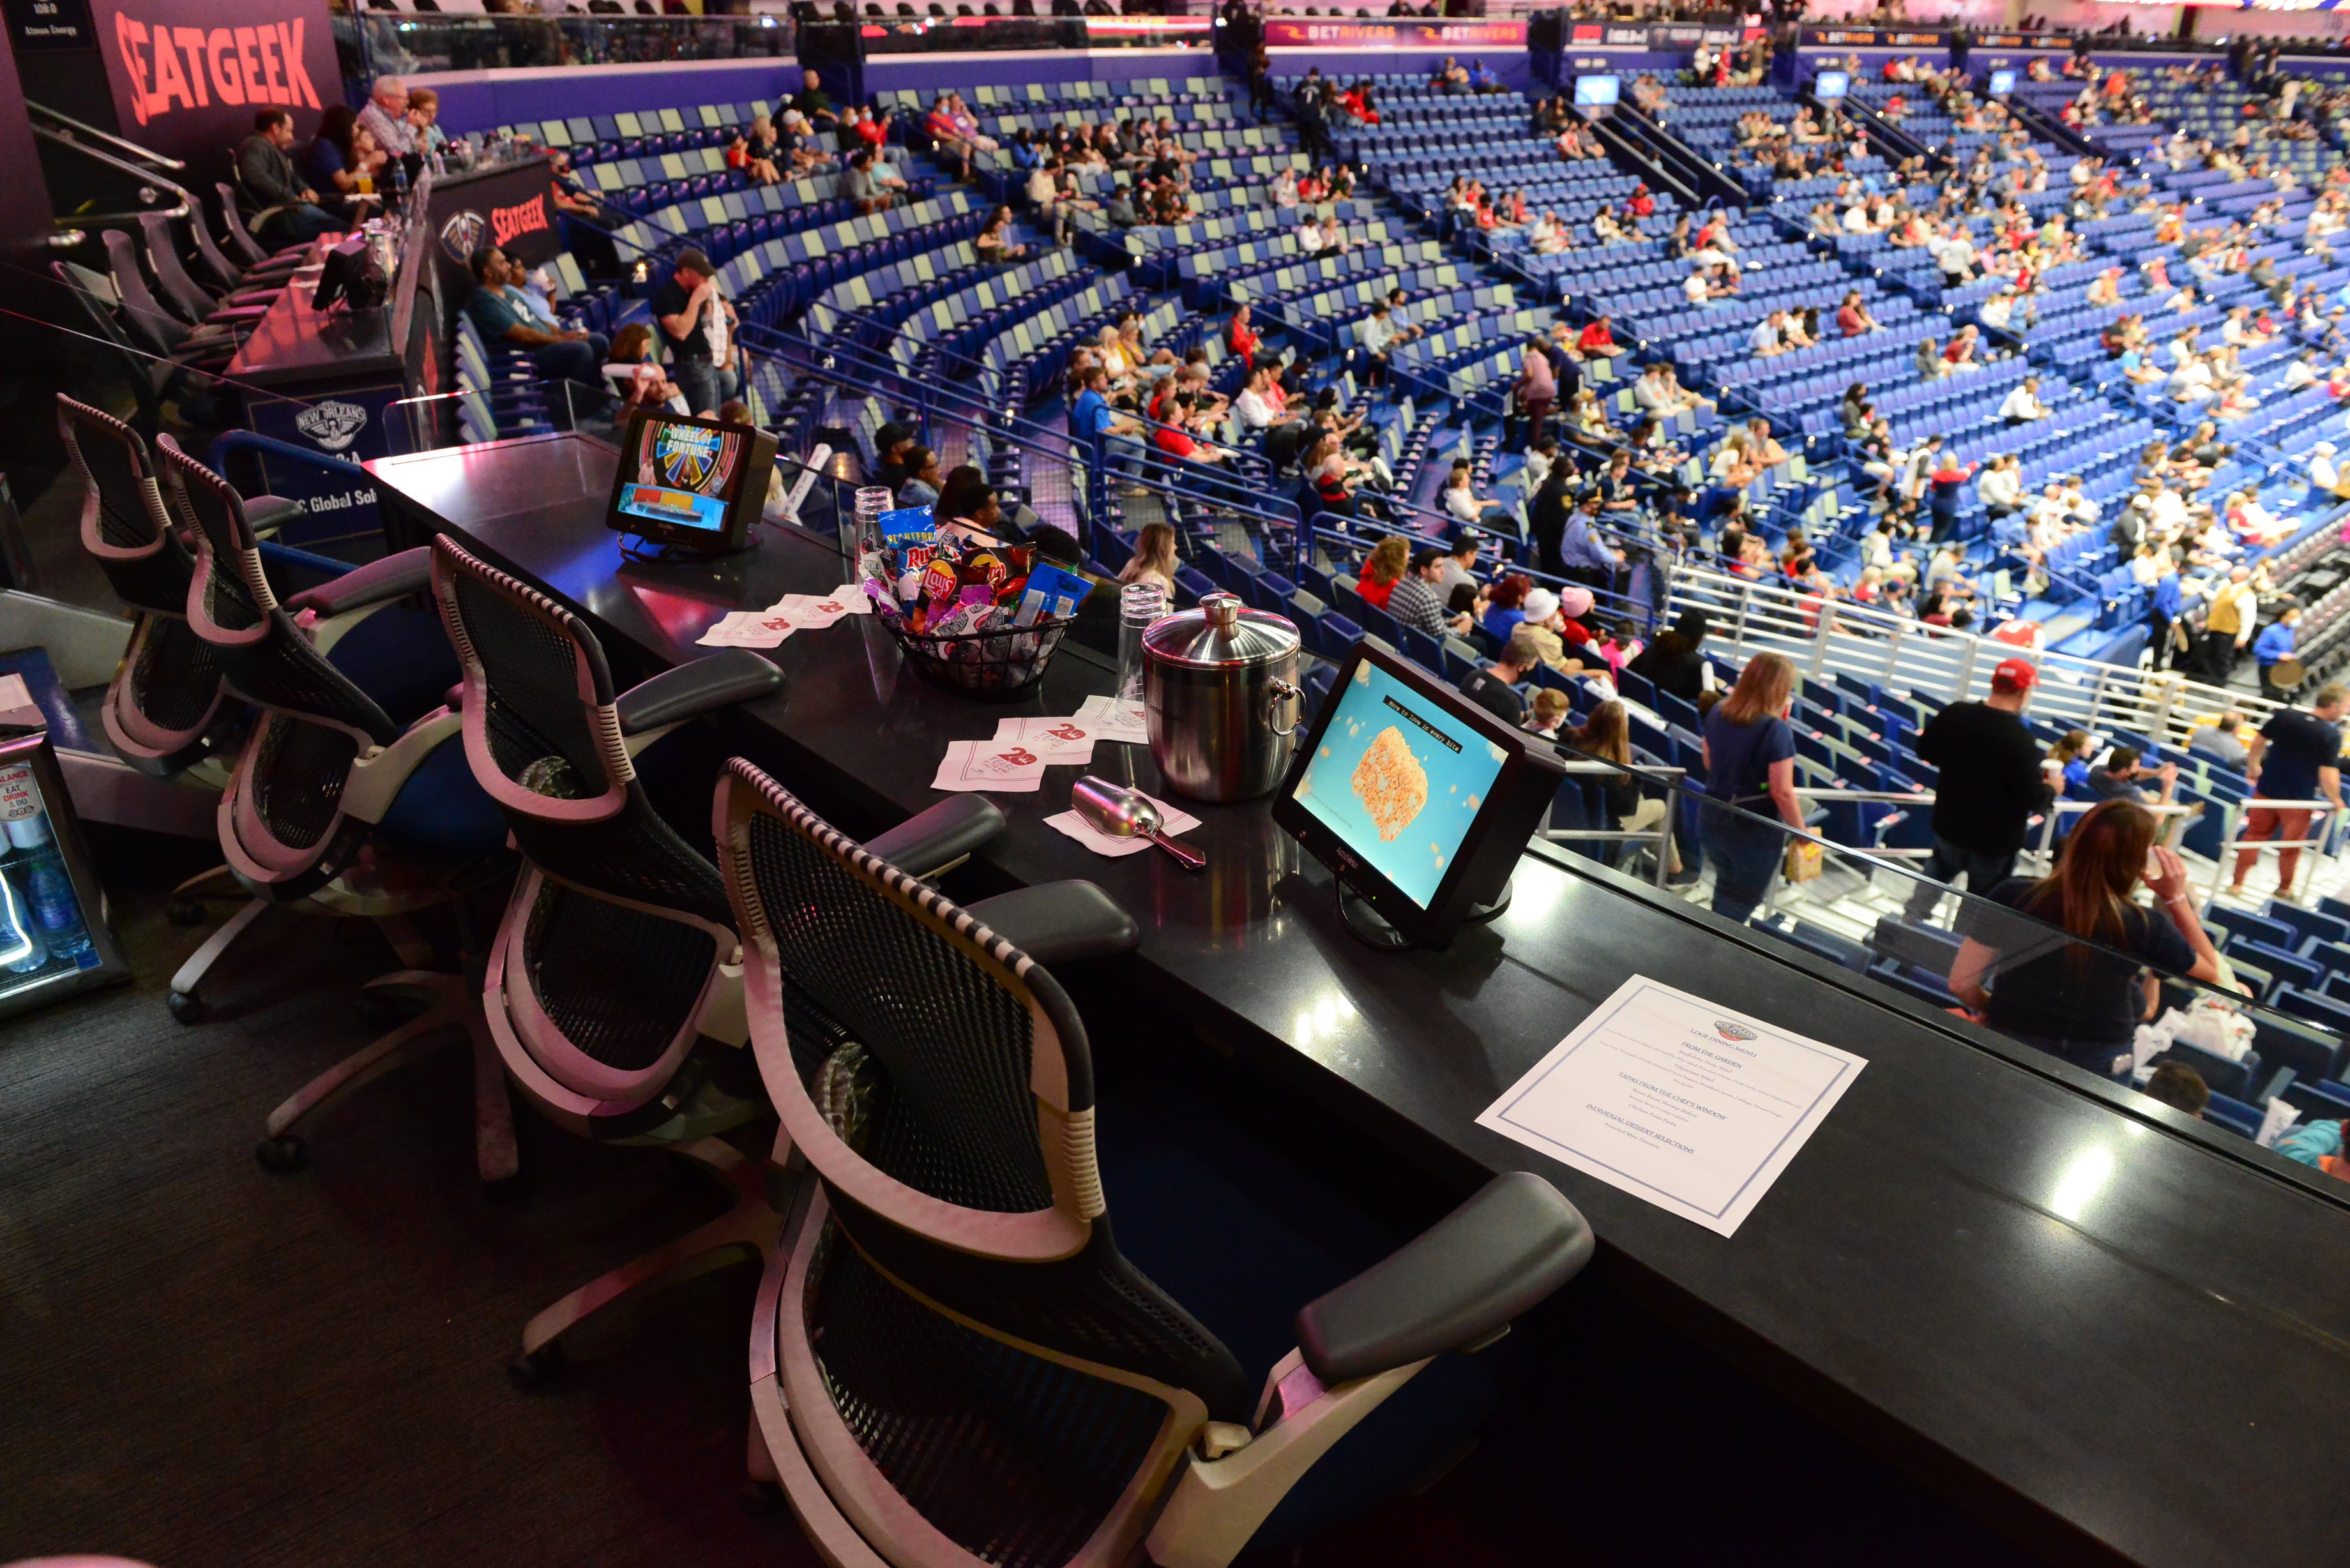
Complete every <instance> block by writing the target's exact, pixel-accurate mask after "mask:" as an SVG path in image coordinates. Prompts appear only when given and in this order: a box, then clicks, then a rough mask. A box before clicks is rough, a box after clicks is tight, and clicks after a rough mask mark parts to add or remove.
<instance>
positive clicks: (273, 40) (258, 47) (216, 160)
mask: <svg viewBox="0 0 2350 1568" xmlns="http://www.w3.org/2000/svg"><path fill="white" fill-rule="evenodd" d="M90 9H91V12H92V20H93V22H94V23H95V24H96V31H97V34H98V42H99V52H100V53H101V54H102V55H103V56H104V57H105V59H106V74H107V80H108V82H109V85H110V86H111V87H112V88H113V89H114V112H115V119H116V124H117V128H118V129H119V130H120V131H121V133H122V134H123V135H125V136H127V137H129V138H130V139H131V140H134V141H137V142H139V143H140V144H141V145H143V146H148V147H152V148H154V149H156V150H157V151H161V152H166V153H169V154H171V155H172V157H174V158H183V159H186V160H188V161H190V162H191V163H192V164H194V165H196V166H197V168H198V169H199V170H200V171H206V172H207V173H208V175H209V177H212V178H218V177H221V176H222V175H224V174H225V172H226V170H227V162H228V158H229V152H230V150H231V149H233V148H234V146H235V145H236V144H237V143H238V142H240V141H242V140H244V138H245V137H246V136H248V135H250V134H251V133H252V131H253V115H254V111H255V109H273V108H274V109H291V110H293V111H294V129H295V131H296V134H297V135H300V136H302V137H305V138H307V137H308V136H309V135H310V134H311V133H312V132H313V131H315V130H317V124H318V119H317V116H318V110H319V109H320V108H322V107H323V105H324V104H325V103H326V101H328V100H327V99H322V98H321V97H320V95H319V90H318V84H320V83H321V82H323V83H325V84H326V85H327V88H328V91H329V92H331V93H333V94H334V96H335V97H336V98H340V97H341V86H342V78H341V77H340V76H339V75H338V72H337V68H336V65H335V44H334V38H333V36H331V35H330V34H329V32H328V22H327V7H326V5H325V4H324V3H323V0H246V3H244V4H239V5H234V6H223V5H220V4H219V0H91V7H90ZM224 12H225V13H226V15H225V16H224ZM224 24H225V25H224Z"/></svg>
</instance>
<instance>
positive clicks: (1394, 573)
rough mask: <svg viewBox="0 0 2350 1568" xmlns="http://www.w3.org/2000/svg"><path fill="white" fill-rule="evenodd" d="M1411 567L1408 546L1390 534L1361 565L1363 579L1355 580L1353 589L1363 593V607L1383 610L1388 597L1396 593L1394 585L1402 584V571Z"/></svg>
mask: <svg viewBox="0 0 2350 1568" xmlns="http://www.w3.org/2000/svg"><path fill="white" fill-rule="evenodd" d="M1410 565H1411V546H1410V545H1407V544H1405V543H1404V538H1403V535H1400V534H1390V535H1388V536H1387V537H1386V538H1384V539H1382V540H1380V541H1379V543H1378V548H1377V549H1375V550H1373V551H1372V552H1371V554H1370V556H1369V558H1368V559H1367V560H1365V561H1364V563H1363V572H1362V576H1359V577H1357V578H1356V579H1355V586H1356V587H1357V588H1359V589H1361V590H1362V594H1363V599H1364V601H1365V602H1366V603H1367V604H1370V605H1373V606H1375V607H1378V608H1379V609H1385V608H1387V607H1388V596H1390V595H1391V594H1393V593H1394V592H1395V586H1396V584H1398V583H1399V582H1400V581H1402V580H1403V574H1404V571H1405V568H1407V567H1408V566H1410Z"/></svg>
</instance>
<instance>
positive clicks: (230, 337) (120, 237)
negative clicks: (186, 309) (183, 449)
mask: <svg viewBox="0 0 2350 1568" xmlns="http://www.w3.org/2000/svg"><path fill="white" fill-rule="evenodd" d="M102 237H103V239H104V242H105V245H106V275H107V278H108V281H109V282H110V283H112V284H113V285H114V296H115V299H116V301H117V302H118V306H119V308H120V311H121V313H122V320H123V324H124V325H125V326H126V327H129V328H130V337H131V338H132V340H133V341H134V342H137V343H139V344H140V345H141V346H142V347H144V348H147V349H148V350H150V351H151V352H152V353H156V354H160V355H161V356H162V357H163V358H166V359H170V360H172V361H173V362H174V363H177V364H182V365H189V366H192V367H194V368H195V369H199V370H214V371H216V370H219V369H222V368H223V367H224V366H225V365H226V364H227V363H228V362H229V361H230V360H231V359H233V358H235V357H236V351H237V348H238V346H239V345H240V344H242V343H243V342H244V338H243V337H242V336H241V335H240V334H239V333H237V332H236V331H235V330H234V327H232V326H231V325H229V324H225V323H217V322H207V323H205V324H204V325H203V326H201V327H190V326H189V325H188V324H187V323H186V322H184V321H182V320H181V319H180V318H179V317H176V316H174V315H172V313H171V312H170V311H168V310H166V309H164V308H163V306H162V305H161V303H160V302H159V301H157V299H156V298H155V295H154V291H153V290H151V289H150V288H149V287H148V286H147V277H146V275H145V274H144V273H143V272H141V271H140V267H139V250H138V247H137V246H136V245H134V244H131V243H130V235H129V234H125V233H123V231H121V230H120V229H109V230H107V231H106V233H105V234H104V235H103V236H102Z"/></svg>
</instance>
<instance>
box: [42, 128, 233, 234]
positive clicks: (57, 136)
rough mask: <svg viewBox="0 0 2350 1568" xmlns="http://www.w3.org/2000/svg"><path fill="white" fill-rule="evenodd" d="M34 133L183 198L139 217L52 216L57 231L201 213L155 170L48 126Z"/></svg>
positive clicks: (185, 194) (184, 192) (181, 188)
mask: <svg viewBox="0 0 2350 1568" xmlns="http://www.w3.org/2000/svg"><path fill="white" fill-rule="evenodd" d="M32 131H33V134H34V135H35V136H36V137H38V138H40V139H41V140H44V141H47V142H53V143H55V144H56V145H57V146H59V147H62V148H65V149H66V150H67V151H71V152H78V153H79V154H81V155H82V156H83V157H84V158H88V159H90V160H92V161H96V162H99V163H103V164H105V165H106V166H107V167H108V168H109V169H112V170H116V171H120V172H121V173H124V174H128V175H130V177H131V178H132V179H134V180H136V181H138V182H140V184H141V185H160V186H161V187H162V188H163V189H164V190H166V191H170V192H173V193H174V194H176V195H177V196H178V197H179V198H180V200H179V204H178V205H176V206H172V207H161V208H155V207H151V208H148V209H147V210H146V211H144V212H138V213H73V214H71V215H70V216H67V217H59V216H55V215H53V216H52V217H51V218H50V222H51V223H53V224H54V225H56V226H57V227H59V228H65V227H80V226H81V225H84V224H88V223H130V222H132V221H133V220H135V219H139V218H143V217H148V216H154V217H159V218H184V217H186V216H187V215H188V214H189V213H193V212H196V211H198V210H199V209H198V207H197V204H196V199H195V197H194V196H193V195H192V194H191V193H190V192H188V190H187V188H186V187H185V186H183V185H179V184H175V183H174V182H172V181H169V180H166V179H164V178H163V177H162V176H161V175H160V174H158V173H156V172H154V171H152V170H148V169H141V168H140V167H139V166H138V165H137V164H135V163H130V162H126V161H123V160H122V159H120V158H117V157H116V156H114V154H112V153H111V152H104V151H99V149H97V148H95V147H90V146H87V145H85V144H84V143H82V142H79V141H77V140H74V139H73V138H72V137H70V136H68V135H66V134H64V133H63V132H61V131H56V130H50V129H49V128H48V127H47V126H46V125H36V126H34V127H33V128H32Z"/></svg>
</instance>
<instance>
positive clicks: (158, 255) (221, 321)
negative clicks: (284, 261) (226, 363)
mask: <svg viewBox="0 0 2350 1568" xmlns="http://www.w3.org/2000/svg"><path fill="white" fill-rule="evenodd" d="M139 237H140V244H141V246H142V247H143V248H144V249H145V251H146V253H147V268H148V270H149V271H150V272H151V273H152V274H154V276H155V287H156V289H157V290H158V291H159V295H160V297H161V300H162V302H163V304H164V305H165V306H167V307H168V308H170V309H171V310H172V311H173V312H175V313H176V314H177V315H178V316H179V317H180V319H181V320H182V321H184V322H186V323H188V324H189V325H190V326H192V327H204V326H207V325H210V326H219V327H231V328H234V327H237V326H238V325H240V324H242V325H244V326H247V327H250V326H251V325H252V324H253V323H255V322H256V321H259V320H260V319H261V318H262V317H265V316H266V315H268V314H269V306H270V302H271V301H273V300H275V299H276V297H277V296H278V295H279V294H281V293H282V292H284V290H283V289H282V288H241V289H233V290H227V291H224V293H223V294H221V295H219V296H215V295H214V294H213V293H212V292H211V291H209V290H207V289H206V288H204V287H203V285H201V284H199V283H197V282H196V280H195V279H194V278H192V277H190V276H189V275H188V269H187V267H186V266H185V265H182V263H181V261H180V252H179V249H178V241H176V240H174V239H173V238H172V221H171V220H170V219H169V218H166V217H164V216H163V215H162V214H161V213H140V217H139Z"/></svg>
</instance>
